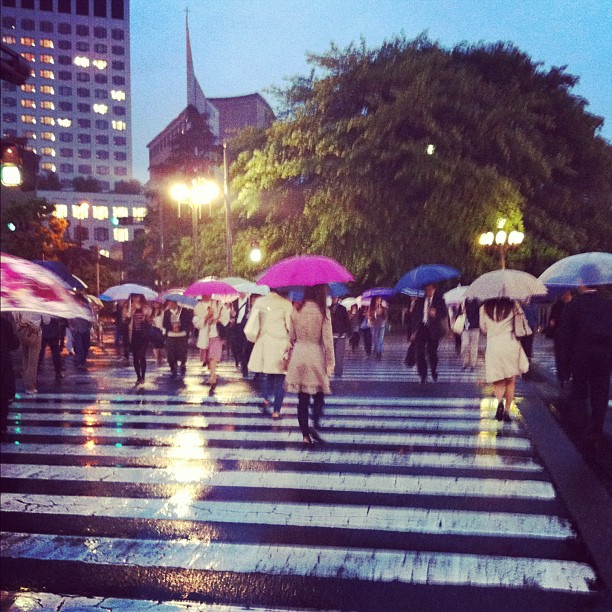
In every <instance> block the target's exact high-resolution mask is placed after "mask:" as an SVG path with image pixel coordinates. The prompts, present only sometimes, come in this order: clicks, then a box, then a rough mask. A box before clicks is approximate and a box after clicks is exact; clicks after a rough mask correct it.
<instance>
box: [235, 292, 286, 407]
mask: <svg viewBox="0 0 612 612" xmlns="http://www.w3.org/2000/svg"><path fill="white" fill-rule="evenodd" d="M292 312H293V306H292V304H291V302H290V301H289V300H287V299H285V298H284V297H282V296H281V295H279V294H278V293H275V292H274V291H271V292H270V293H269V294H268V295H266V296H264V297H260V298H258V299H257V301H256V302H255V303H254V304H253V308H252V309H251V313H250V314H249V319H248V321H247V324H246V326H245V328H244V334H245V336H246V338H247V340H248V341H249V342H254V343H255V344H254V346H253V351H252V352H251V357H250V359H249V364H248V369H249V370H251V371H252V372H260V373H262V374H264V379H263V382H262V387H261V392H262V396H263V407H262V409H263V412H264V413H267V408H268V407H269V406H270V395H271V394H272V393H274V406H273V412H272V418H273V419H278V418H280V411H281V407H282V405H283V400H284V399H285V389H284V385H285V370H286V369H287V355H288V350H289V341H290V335H291V313H292Z"/></svg>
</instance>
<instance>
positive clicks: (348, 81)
mask: <svg viewBox="0 0 612 612" xmlns="http://www.w3.org/2000/svg"><path fill="white" fill-rule="evenodd" d="M309 61H310V63H311V65H312V67H313V71H312V73H311V74H310V75H309V76H308V77H296V78H294V79H293V80H292V82H291V83H290V84H289V86H288V87H287V88H286V89H284V90H277V91H276V93H277V95H278V96H279V97H280V98H281V100H282V103H283V104H284V112H283V120H280V121H277V122H276V123H275V124H274V125H273V126H272V127H271V128H269V129H268V130H267V131H266V132H265V133H263V134H262V133H261V132H260V133H257V132H252V133H250V134H248V135H246V136H243V137H242V139H241V140H239V141H238V145H239V146H240V147H241V148H242V152H241V154H240V155H239V156H238V158H237V161H236V162H235V163H234V164H233V167H232V175H233V176H234V177H235V179H234V181H233V190H234V192H235V193H236V194H237V197H236V203H235V217H236V218H237V219H236V222H235V223H236V225H237V227H238V235H237V238H236V244H237V245H238V244H241V243H242V242H245V241H244V240H243V239H242V237H241V235H240V232H241V231H243V232H247V234H248V235H252V234H253V233H254V232H255V233H257V234H258V236H259V240H260V242H262V243H263V245H264V247H265V249H266V252H267V254H268V257H269V258H270V259H271V260H275V259H278V258H280V257H284V256H287V255H293V254H297V253H307V252H316V253H322V254H327V255H330V256H332V257H335V258H336V259H338V260H340V261H341V262H343V263H344V264H345V265H346V266H347V267H348V268H349V269H351V271H353V273H354V274H355V276H356V278H357V279H358V281H359V282H361V283H364V284H369V285H372V284H390V283H393V282H394V281H395V280H397V278H399V277H400V276H401V275H402V274H403V273H404V272H405V271H406V270H408V269H409V268H411V267H413V266H416V265H418V264H420V263H425V262H432V263H433V262H438V263H447V264H450V265H455V266H457V267H458V268H460V269H462V270H463V272H464V275H465V277H466V278H467V280H469V279H470V278H472V277H474V276H475V275H477V274H479V273H481V272H483V271H485V270H487V269H490V268H491V267H495V265H496V262H495V260H494V259H492V256H491V254H488V253H485V252H484V251H483V250H482V247H479V246H478V244H477V238H478V235H479V234H480V233H481V232H483V231H487V230H489V229H493V228H494V227H495V223H496V220H497V218H499V217H504V218H506V219H508V226H510V227H511V229H518V230H524V231H525V233H526V237H527V239H526V241H525V243H524V245H523V246H522V247H521V248H520V249H519V250H518V251H516V252H515V253H512V254H511V256H510V263H511V265H513V266H515V267H522V268H525V269H527V270H529V271H531V272H534V273H539V272H541V271H542V269H543V268H544V267H546V265H548V264H549V263H551V262H552V261H554V260H556V259H558V258H559V257H562V256H565V255H568V254H571V253H575V252H579V251H588V250H610V246H611V245H610V236H611V235H612V226H611V219H610V203H611V193H612V154H611V147H610V145H609V144H608V143H606V142H605V141H604V140H603V139H602V138H601V137H599V136H598V130H599V128H600V127H601V125H602V119H601V118H599V117H596V116H594V115H591V114H589V113H588V112H587V111H586V105H587V103H586V101H585V100H583V99H581V98H579V97H577V96H575V95H573V94H572V93H571V89H572V87H573V86H574V85H575V84H576V82H577V78H576V77H574V76H572V75H569V74H567V73H566V72H565V69H564V68H556V67H554V68H551V69H549V70H545V69H544V68H543V67H542V66H541V65H540V64H538V63H536V62H534V61H532V60H531V59H530V58H529V57H528V56H527V55H526V54H525V53H523V52H521V51H520V50H518V49H517V48H516V47H514V46H512V45H509V44H503V43H496V44H490V45H486V44H478V45H467V44H462V45H458V46H456V47H455V48H454V49H451V50H447V49H444V48H442V47H440V46H439V45H437V44H434V43H432V42H431V41H429V40H428V39H427V38H426V37H419V38H417V39H416V40H413V41H409V40H406V39H404V38H396V39H394V40H391V41H389V42H386V43H384V44H383V45H382V46H381V47H380V48H378V49H375V50H369V49H367V48H366V46H365V43H363V42H362V43H361V44H360V45H354V44H352V45H350V46H349V47H348V48H346V49H344V50H341V49H339V48H337V47H336V46H334V45H332V46H331V48H330V50H329V51H328V52H327V53H325V54H323V55H312V56H310V58H309ZM429 145H433V146H434V149H433V151H434V152H433V154H429V153H431V152H432V149H431V147H430V146H429Z"/></svg>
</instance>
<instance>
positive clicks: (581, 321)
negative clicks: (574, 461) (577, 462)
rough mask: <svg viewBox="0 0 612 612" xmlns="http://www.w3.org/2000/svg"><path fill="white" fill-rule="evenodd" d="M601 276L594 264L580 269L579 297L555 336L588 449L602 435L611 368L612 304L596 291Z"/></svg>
mask: <svg viewBox="0 0 612 612" xmlns="http://www.w3.org/2000/svg"><path fill="white" fill-rule="evenodd" d="M602 277H603V275H602V274H601V273H600V271H599V270H598V269H597V268H595V266H594V265H593V264H590V263H587V264H584V265H583V266H582V268H581V269H580V272H579V281H578V282H579V285H578V291H577V292H578V295H577V296H576V297H575V298H574V299H573V300H571V301H569V302H567V304H566V305H565V308H564V310H563V314H562V316H561V322H560V324H559V327H558V330H557V335H556V340H557V343H558V347H559V357H560V361H561V363H562V368H563V371H568V372H569V371H571V373H572V392H571V398H572V403H573V405H574V409H575V410H580V411H581V412H582V414H581V415H580V416H581V418H582V419H583V423H584V430H585V442H587V443H588V444H589V445H591V446H597V445H598V444H599V443H600V442H601V438H602V436H603V428H604V423H605V419H606V412H607V410H608V399H609V389H610V371H611V369H612V301H610V300H609V299H606V298H605V297H604V296H603V295H601V293H600V292H599V291H598V289H597V286H598V285H599V284H603V283H602V281H603V282H605V279H604V278H602ZM589 400H590V401H589ZM588 403H590V408H591V410H590V411H589V410H588V406H587V405H588ZM589 412H590V414H589ZM576 416H578V414H576Z"/></svg>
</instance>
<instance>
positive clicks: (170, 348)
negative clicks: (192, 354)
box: [166, 336, 187, 374]
mask: <svg viewBox="0 0 612 612" xmlns="http://www.w3.org/2000/svg"><path fill="white" fill-rule="evenodd" d="M166 354H167V356H168V365H169V366H170V370H171V372H172V373H173V374H176V367H177V365H178V364H180V365H181V370H183V369H184V368H185V362H186V361H187V336H177V337H174V336H166Z"/></svg>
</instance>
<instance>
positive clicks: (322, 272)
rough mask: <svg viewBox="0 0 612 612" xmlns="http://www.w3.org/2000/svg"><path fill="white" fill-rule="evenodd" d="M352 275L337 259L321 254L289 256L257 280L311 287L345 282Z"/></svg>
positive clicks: (265, 283)
mask: <svg viewBox="0 0 612 612" xmlns="http://www.w3.org/2000/svg"><path fill="white" fill-rule="evenodd" d="M352 280H354V279H353V275H352V274H351V273H350V272H349V271H348V270H347V269H346V268H345V267H344V266H341V265H340V264H339V263H338V262H337V261H335V260H333V259H330V258H329V257H324V256H323V255H299V256H297V257H289V258H288V259H283V260H282V261H279V262H278V263H276V264H274V265H273V266H270V267H269V268H268V269H267V270H266V271H265V272H264V273H263V274H262V275H261V277H260V278H259V279H258V280H257V284H258V285H268V286H269V287H294V286H303V287H312V286H313V285H323V284H327V283H347V282H349V281H352Z"/></svg>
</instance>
